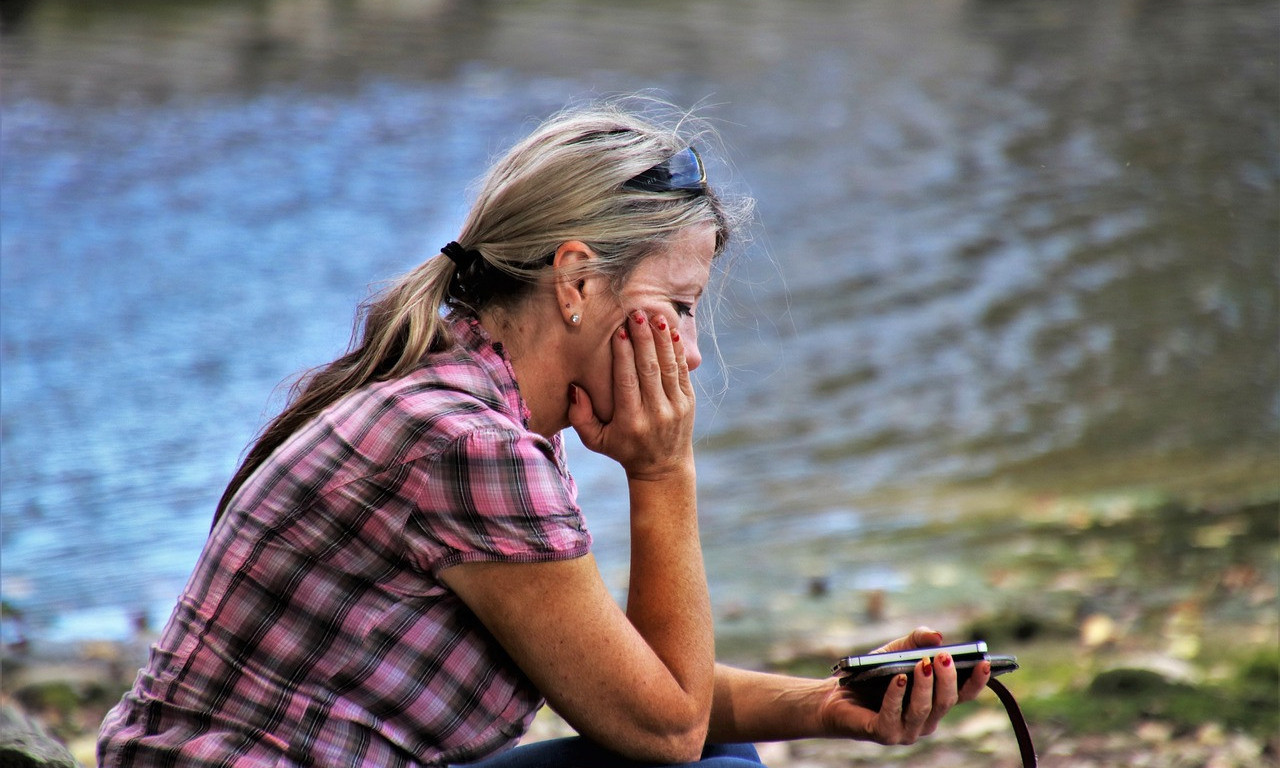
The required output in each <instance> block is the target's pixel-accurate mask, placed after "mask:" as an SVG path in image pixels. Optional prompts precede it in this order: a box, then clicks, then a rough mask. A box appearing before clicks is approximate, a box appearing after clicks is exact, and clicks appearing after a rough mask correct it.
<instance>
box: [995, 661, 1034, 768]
mask: <svg viewBox="0 0 1280 768" xmlns="http://www.w3.org/2000/svg"><path fill="white" fill-rule="evenodd" d="M987 687H988V688H990V689H991V690H993V691H995V692H996V696H998V697H999V698H1000V703H1001V704H1003V705H1004V711H1005V712H1008V713H1009V722H1010V723H1012V724H1013V735H1014V736H1016V737H1017V739H1018V751H1019V752H1021V753H1022V768H1035V765H1036V747H1035V745H1034V744H1032V743H1031V729H1030V728H1027V721H1026V719H1025V718H1024V717H1023V716H1022V709H1021V708H1019V707H1018V702H1017V700H1016V699H1014V698H1013V694H1012V693H1010V692H1009V689H1008V688H1006V687H1005V685H1004V683H1002V682H1000V681H999V680H997V679H995V678H994V677H993V678H991V679H990V680H988V681H987Z"/></svg>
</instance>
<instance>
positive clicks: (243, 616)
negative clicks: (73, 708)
mask: <svg viewBox="0 0 1280 768" xmlns="http://www.w3.org/2000/svg"><path fill="white" fill-rule="evenodd" d="M452 322H453V328H454V330H455V333H456V334H457V337H458V340H459V344H457V345H456V346H455V347H453V348H452V349H450V350H448V351H446V352H442V353H439V354H434V355H432V356H430V357H429V358H427V360H426V364H425V365H424V366H423V367H421V368H420V369H418V370H417V371H416V372H414V373H412V374H410V375H408V376H406V377H404V378H402V379H398V380H396V381H391V382H386V383H381V384H375V385H371V386H369V387H367V388H365V389H363V390H361V391H359V392H357V393H354V394H352V395H350V396H348V397H346V398H344V399H343V400H341V401H339V402H338V403H336V404H335V405H334V406H332V407H330V408H329V409H328V410H327V411H326V412H324V413H323V414H321V416H320V417H319V418H317V419H315V420H314V421H313V422H312V423H311V424H310V425H308V426H306V427H305V428H303V429H301V430H300V431H299V432H298V433H297V434H295V435H294V436H293V437H291V438H290V439H289V440H288V441H287V442H286V443H285V444H284V445H283V446H281V448H280V449H278V450H277V451H276V453H275V454H273V455H272V457H271V458H270V459H269V460H268V461H267V462H266V463H265V464H264V465H263V466H262V467H261V468H260V469H259V470H258V471H257V472H256V473H255V474H254V475H253V476H252V477H251V478H250V479H249V481H248V482H247V483H246V484H245V485H244V486H243V488H242V489H241V490H240V491H239V493H238V494H237V495H236V497H235V499H234V500H233V502H232V504H231V505H229V507H228V509H227V513H226V514H225V515H224V516H223V518H222V520H221V521H220V522H219V523H218V525H217V526H216V528H215V530H214V531H213V533H212V535H211V536H210V538H209V541H208V543H207V544H206V545H205V549H204V552H203V553H202V554H201V556H200V559H199V562H198V563H197V565H196V568H195V572H194V573H193V574H192V576H191V580H190V581H189V582H188V584H187V586H186V589H185V591H184V592H183V594H182V596H181V597H180V599H179V600H178V604H177V607H176V609H175V610H174V613H173V615H172V617H171V618H170V620H169V623H168V625H167V626H166V627H165V629H164V631H163V633H162V635H161V637H160V639H159V641H158V642H157V643H156V645H155V646H154V647H153V648H152V650H151V656H150V659H149V661H148V663H147V665H146V667H144V668H143V669H142V670H140V671H139V674H138V677H137V680H136V682H135V683H134V687H133V690H132V691H130V692H129V693H128V694H126V695H125V697H124V699H123V700H122V701H121V702H120V703H119V704H118V705H117V706H116V707H115V709H113V710H112V711H111V713H110V714H109V715H108V716H107V718H106V720H105V722H104V723H103V726H102V732H101V735H100V741H99V764H100V765H101V766H152V765H165V766H255V767H256V766H303V765H314V766H366V765H370V766H412V765H441V764H445V763H450V762H467V761H470V760H474V759H477V758H480V757H482V756H485V755H487V754H490V753H493V752H496V751H498V750H501V749H503V748H505V747H508V746H510V745H511V744H512V743H513V742H515V741H516V740H517V739H518V738H519V737H520V735H521V734H523V733H524V731H525V730H526V729H527V728H528V725H529V722H530V721H531V720H532V718H533V714H534V713H535V712H536V711H537V709H538V708H539V707H540V706H541V705H542V697H541V695H540V694H539V693H538V692H537V691H536V690H535V689H534V688H533V686H532V685H531V684H530V683H529V681H528V680H527V679H526V678H525V676H524V675H523V674H521V672H520V670H519V669H518V668H517V667H516V666H515V664H514V663H513V662H512V661H511V660H510V658H508V657H507V655H506V654H505V653H504V652H503V650H502V648H501V647H500V646H499V645H498V644H497V643H496V642H495V641H494V640H493V638H492V637H491V636H490V635H489V634H488V632H486V631H485V629H484V627H483V626H482V625H481V623H480V622H479V621H478V620H477V619H476V617H475V616H474V614H472V613H471V612H470V611H469V610H468V609H467V607H466V606H465V605H464V604H463V603H462V601H461V600H460V599H459V598H458V597H457V596H456V595H455V594H454V593H452V592H451V591H450V590H449V589H448V588H447V587H445V585H444V584H443V583H442V582H441V581H440V579H439V573H440V571H441V570H443V569H445V568H448V567H450V566H453V565H457V564H459V563H465V562H474V561H507V562H544V561H550V560H563V559H569V558H573V557H579V556H582V555H584V554H586V552H587V550H588V548H589V546H590V543H591V539H590V536H589V534H588V533H587V531H586V529H585V526H584V524H583V519H582V515H581V513H580V511H579V509H578V507H577V504H576V502H575V497H576V493H577V489H576V486H575V485H574V482H573V480H572V478H571V477H570V476H569V474H568V472H567V470H566V468H565V462H564V449H563V445H562V443H561V441H560V437H559V435H557V436H556V437H555V438H554V439H552V440H547V439H545V438H543V437H541V436H539V435H537V434H534V433H532V432H530V431H529V430H528V428H527V421H528V415H529V414H528V408H527V407H526V406H525V404H524V401H523V400H522V398H521V397H520V394H519V391H518V390H517V388H516V382H515V378H514V376H513V374H512V370H511V367H510V365H509V364H508V363H507V361H506V359H505V358H504V356H503V354H502V350H501V347H500V346H499V345H496V344H494V343H492V342H491V341H490V340H489V338H488V336H487V335H486V334H485V333H484V331H483V329H482V328H481V327H480V325H479V324H478V323H477V322H475V321H474V320H465V319H462V320H459V319H455V320H453V321H452Z"/></svg>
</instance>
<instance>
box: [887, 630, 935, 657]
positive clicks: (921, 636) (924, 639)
mask: <svg viewBox="0 0 1280 768" xmlns="http://www.w3.org/2000/svg"><path fill="white" fill-rule="evenodd" d="M935 645H942V633H941V632H939V631H938V630H936V629H929V628H928V627H916V628H915V629H913V630H911V634H909V635H907V636H906V637H900V638H898V639H897V640H894V641H893V642H891V643H886V644H885V645H882V646H880V647H879V648H877V649H875V650H874V651H872V653H886V652H889V651H909V650H911V649H912V648H931V647H933V646H935Z"/></svg>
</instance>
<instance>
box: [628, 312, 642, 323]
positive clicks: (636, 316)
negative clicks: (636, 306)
mask: <svg viewBox="0 0 1280 768" xmlns="http://www.w3.org/2000/svg"><path fill="white" fill-rule="evenodd" d="M631 319H632V320H633V321H634V322H635V324H636V325H644V315H642V314H640V313H639V312H637V313H635V314H634V315H632V316H631Z"/></svg>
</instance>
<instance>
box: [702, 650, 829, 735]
mask: <svg viewBox="0 0 1280 768" xmlns="http://www.w3.org/2000/svg"><path fill="white" fill-rule="evenodd" d="M833 684H834V682H833V679H831V678H828V679H824V680H813V679H806V678H799V677H789V676H786V675H774V674H769V673H765V672H752V671H748V670H743V669H735V668H733V667H727V666H725V665H723V664H720V665H717V666H716V682H715V696H714V698H713V700H712V706H711V730H710V733H709V735H708V740H709V741H713V742H716V743H726V744H727V743H735V742H748V741H750V742H758V741H787V740H791V739H805V738H815V737H822V736H828V735H830V734H829V733H827V732H826V729H825V728H824V726H823V724H822V723H821V722H820V720H819V712H820V711H821V707H820V706H819V704H820V702H821V701H822V700H823V699H825V698H826V697H827V695H828V694H829V693H830V692H831V689H832V686H833Z"/></svg>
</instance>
